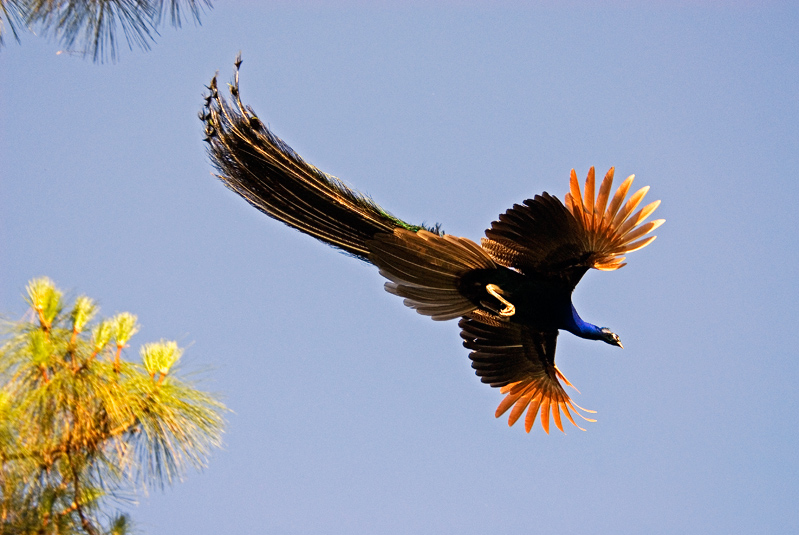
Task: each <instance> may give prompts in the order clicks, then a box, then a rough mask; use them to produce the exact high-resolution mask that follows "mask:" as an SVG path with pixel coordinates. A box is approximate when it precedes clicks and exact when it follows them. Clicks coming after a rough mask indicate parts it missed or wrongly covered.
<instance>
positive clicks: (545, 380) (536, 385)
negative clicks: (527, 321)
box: [458, 318, 595, 433]
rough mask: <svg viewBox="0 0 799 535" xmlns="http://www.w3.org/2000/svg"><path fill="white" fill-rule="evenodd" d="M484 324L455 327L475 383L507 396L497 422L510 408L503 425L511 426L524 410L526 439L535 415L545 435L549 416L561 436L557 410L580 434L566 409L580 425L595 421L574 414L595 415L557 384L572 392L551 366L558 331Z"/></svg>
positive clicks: (471, 320)
mask: <svg viewBox="0 0 799 535" xmlns="http://www.w3.org/2000/svg"><path fill="white" fill-rule="evenodd" d="M483 321H484V319H483V318H480V319H479V320H478V319H474V318H463V319H462V320H461V321H460V323H459V324H458V325H459V326H460V328H461V338H463V345H464V347H466V348H468V349H471V350H472V352H471V353H470V354H469V358H470V359H471V360H472V368H474V369H475V371H476V372H477V375H478V376H479V377H480V380H481V381H482V382H484V383H488V384H490V385H491V386H493V387H499V388H500V392H501V393H503V394H506V396H505V399H503V400H502V402H501V403H500V404H499V407H497V411H496V417H497V418H499V417H500V416H502V415H503V414H504V413H505V412H506V411H507V410H508V409H511V407H513V408H512V409H511V413H510V416H509V418H508V425H513V424H514V423H516V421H517V420H518V419H519V418H520V417H521V415H522V414H524V412H525V410H527V416H526V417H525V419H524V428H525V430H526V431H527V432H528V433H529V432H530V429H532V427H533V425H534V424H535V419H536V417H537V416H538V414H539V412H540V414H541V427H543V428H544V431H546V432H547V433H549V415H550V414H552V417H553V419H554V421H555V425H556V426H557V427H558V429H560V430H561V431H563V425H562V423H561V410H562V411H563V413H564V414H565V415H566V418H568V419H569V421H570V422H571V423H572V424H574V425H575V426H576V427H578V428H579V429H583V428H582V427H580V426H579V425H577V424H576V423H575V421H574V419H573V418H572V415H571V412H570V411H569V408H571V409H572V410H573V411H574V412H575V414H577V415H578V416H580V417H581V418H583V419H584V420H586V421H589V422H593V421H595V420H593V419H590V418H586V417H585V416H583V415H582V414H580V412H579V411H580V410H582V411H585V412H594V411H590V410H587V409H583V408H582V407H580V406H579V405H577V404H575V403H574V402H573V401H572V400H571V399H570V398H569V395H568V394H567V393H566V391H565V390H564V389H563V386H562V385H561V384H560V381H559V379H560V380H562V381H563V382H564V383H566V384H567V385H569V386H572V384H571V383H569V381H568V380H567V379H566V377H564V376H563V374H562V373H560V370H558V368H557V367H556V366H555V346H556V343H557V337H558V331H551V332H536V331H533V330H531V329H530V328H529V327H525V326H521V325H517V324H513V323H503V322H489V323H484V322H483ZM572 388H574V387H573V386H572ZM583 430H584V429H583Z"/></svg>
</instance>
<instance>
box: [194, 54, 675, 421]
mask: <svg viewBox="0 0 799 535" xmlns="http://www.w3.org/2000/svg"><path fill="white" fill-rule="evenodd" d="M240 64H241V59H240V58H239V59H237V60H236V74H235V78H234V82H233V83H232V84H231V85H230V92H231V95H232V97H233V98H232V100H231V101H228V100H226V99H225V98H223V97H222V96H220V94H219V91H218V88H217V82H216V78H214V79H213V80H212V81H211V85H210V87H209V90H210V93H209V95H208V96H207V97H206V105H205V107H204V109H203V111H202V113H201V119H202V120H203V122H204V123H205V132H206V136H207V137H206V141H207V142H208V145H209V154H210V157H211V160H212V161H213V163H214V165H215V167H216V168H217V169H218V170H219V174H218V177H219V178H220V179H221V180H222V181H223V182H224V184H225V185H226V186H227V187H228V188H230V189H231V190H233V191H235V192H236V193H238V194H239V195H241V196H242V197H243V198H244V199H245V200H247V202H249V203H250V204H251V205H253V206H254V207H255V208H257V209H258V210H260V211H262V212H264V213H265V214H267V215H269V216H270V217H273V218H275V219H277V220H279V221H282V222H283V223H285V224H287V225H289V226H291V227H293V228H295V229H297V230H300V231H302V232H304V233H306V234H309V235H311V236H313V237H314V238H316V239H318V240H320V241H323V242H325V243H327V244H329V245H332V246H334V247H337V248H339V249H341V250H342V251H345V252H346V253H349V254H350V255H353V256H356V257H358V258H360V259H361V260H364V261H366V262H368V263H371V264H374V265H375V266H377V268H378V269H379V270H380V274H381V275H383V276H384V277H386V278H387V279H388V280H389V282H387V283H386V285H385V288H386V290H387V291H389V292H390V293H392V294H395V295H398V296H400V297H402V298H404V302H405V304H406V305H407V306H409V307H411V308H414V309H416V311H417V312H419V313H420V314H424V315H427V316H430V317H431V318H432V319H434V320H450V319H456V318H460V322H459V324H458V325H459V327H460V328H461V337H462V338H463V345H464V346H465V347H466V348H467V349H470V350H471V353H470V355H469V358H470V359H471V360H472V367H473V368H474V369H475V371H476V373H477V375H478V376H479V377H480V379H481V380H482V381H483V382H484V383H488V384H490V385H491V386H493V387H498V388H500V392H501V393H502V394H505V398H504V399H503V400H502V402H501V403H500V404H499V407H498V408H497V411H496V416H497V417H499V416H501V415H502V414H504V413H505V412H507V411H508V410H510V416H509V418H508V424H509V425H513V424H514V423H515V422H516V421H517V420H519V419H520V418H521V417H522V415H524V414H525V413H526V416H525V419H524V425H525V429H526V430H527V431H528V432H529V431H530V429H532V427H533V425H534V423H535V420H536V418H538V417H539V415H540V422H541V426H542V427H543V429H544V430H545V431H546V432H547V433H549V424H550V416H551V417H552V420H553V421H554V422H555V425H556V426H557V428H558V429H560V430H561V431H563V425H562V416H565V417H566V418H567V419H568V420H569V421H570V422H571V423H572V424H574V425H575V426H577V427H579V428H580V429H582V427H580V426H579V425H577V423H576V422H575V419H574V418H573V415H572V413H574V414H576V415H578V416H579V417H581V418H583V419H584V420H587V421H594V420H592V419H591V418H588V417H587V416H584V415H583V414H581V412H588V413H591V412H593V411H588V410H586V409H583V408H582V407H580V406H578V405H577V404H576V403H574V401H572V400H571V398H569V396H568V394H566V392H565V390H564V389H563V386H562V384H561V382H562V383H564V384H566V385H568V386H572V385H571V383H569V381H568V380H567V379H566V378H565V377H564V376H563V374H562V373H561V372H560V370H558V368H557V366H555V346H556V342H557V337H558V332H559V331H560V330H564V331H568V332H570V333H572V334H574V335H576V336H579V337H581V338H587V339H590V340H602V341H604V342H606V343H608V344H611V345H616V346H619V347H622V345H621V341H620V340H619V337H618V336H617V335H616V334H615V333H613V332H612V331H611V330H610V329H608V328H605V327H598V326H596V325H593V324H591V323H588V322H586V321H583V320H582V319H581V318H580V316H579V315H578V314H577V311H576V310H575V308H574V305H573V304H572V300H571V296H572V292H573V290H574V288H575V286H576V285H577V283H578V282H579V281H580V279H581V278H582V276H583V275H584V274H585V273H586V271H588V269H590V268H594V269H599V270H605V271H609V270H615V269H619V268H620V267H622V266H624V265H625V263H624V259H625V258H624V255H625V254H627V253H630V252H632V251H635V250H637V249H640V248H642V247H645V246H647V245H648V244H649V243H651V242H652V240H654V239H655V236H648V234H649V233H650V232H652V231H653V230H654V229H656V228H657V227H659V226H660V225H661V224H662V223H663V221H664V220H663V219H658V220H655V221H650V222H645V220H646V219H647V218H648V217H649V216H650V215H651V214H652V212H654V210H655V208H657V206H658V204H659V201H656V202H653V203H650V204H648V205H646V206H644V207H643V208H641V209H639V210H638V211H636V209H637V208H638V206H639V205H640V204H641V202H642V200H643V198H644V196H645V195H646V193H647V191H648V189H649V188H648V187H645V188H642V189H640V190H638V191H637V192H636V193H634V194H633V195H632V196H631V197H630V198H629V199H628V200H627V201H626V202H625V198H626V197H627V193H628V191H629V189H630V186H631V185H632V182H633V177H632V176H630V177H629V178H627V179H626V180H625V181H624V182H622V184H621V186H619V187H618V188H617V189H616V191H615V193H614V194H613V195H612V196H611V190H612V184H613V173H614V170H613V168H611V169H610V170H609V171H608V172H607V174H606V175H605V177H604V179H603V180H602V182H601V184H600V185H599V190H598V191H596V188H595V186H596V181H595V176H594V168H593V167H592V168H591V169H590V170H589V172H588V177H587V179H586V181H585V186H584V189H583V190H582V191H581V189H580V184H579V182H578V181H577V175H576V173H575V172H574V170H572V171H571V177H570V181H569V192H568V193H567V194H566V196H565V203H563V202H561V201H560V200H559V199H558V198H557V197H554V196H552V195H549V194H548V193H543V194H541V195H536V196H535V197H534V198H533V199H527V200H526V201H524V202H523V203H522V204H516V205H514V206H513V207H512V208H511V209H509V210H508V211H506V212H505V213H504V214H501V215H500V216H499V219H498V220H497V221H494V222H493V223H491V227H490V228H489V229H488V230H486V233H485V234H486V237H485V238H483V239H482V240H481V243H480V244H477V243H475V242H473V241H471V240H469V239H467V238H460V237H455V236H452V235H449V234H444V233H442V232H441V231H440V229H439V227H437V226H436V227H425V226H423V225H412V224H409V223H406V222H404V221H402V220H401V219H398V218H397V217H395V216H393V215H391V214H390V213H389V212H387V211H385V210H383V209H382V208H380V207H379V206H378V205H377V204H376V203H374V202H373V201H372V200H371V199H369V198H368V197H366V196H364V195H362V194H360V193H358V192H357V191H354V190H352V189H350V188H348V187H347V186H345V185H344V184H343V183H342V182H341V181H339V180H338V179H337V178H335V177H333V176H331V175H328V174H326V173H324V172H322V171H320V170H319V169H317V168H316V167H314V166H312V165H310V164H309V163H307V162H306V161H305V160H303V159H302V158H301V157H300V156H299V155H298V154H297V153H295V152H294V151H293V150H292V149H291V147H289V146H288V145H286V144H285V143H284V142H283V141H282V140H281V139H280V138H278V137H277V136H275V135H274V134H273V133H272V132H271V131H270V130H269V129H268V128H267V127H266V126H265V125H264V123H263V122H261V120H260V119H258V117H257V116H256V115H255V113H254V112H253V111H252V109H251V108H249V107H245V106H244V105H243V104H242V103H241V100H240V98H239V86H238V68H239V66H240Z"/></svg>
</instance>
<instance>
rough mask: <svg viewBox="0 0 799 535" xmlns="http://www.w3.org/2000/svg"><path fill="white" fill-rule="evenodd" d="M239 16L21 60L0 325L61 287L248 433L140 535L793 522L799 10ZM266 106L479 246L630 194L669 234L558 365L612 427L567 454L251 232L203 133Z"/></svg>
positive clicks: (593, 290)
mask: <svg viewBox="0 0 799 535" xmlns="http://www.w3.org/2000/svg"><path fill="white" fill-rule="evenodd" d="M291 4H292V3H290V2H224V1H220V2H217V3H216V5H215V8H214V9H213V10H212V11H210V12H208V13H206V15H205V16H204V17H203V24H202V26H199V27H195V26H192V25H191V24H188V25H185V26H184V28H183V29H182V30H179V31H178V30H173V29H172V28H169V27H166V28H164V29H162V31H161V35H160V37H158V42H157V44H155V45H154V47H153V49H152V50H151V51H150V52H148V53H144V52H141V51H138V50H137V51H132V52H131V51H127V50H122V54H121V61H119V62H118V63H117V64H105V65H97V64H93V63H91V62H90V61H86V60H83V59H81V58H80V57H78V56H76V55H74V54H68V53H67V54H60V55H59V54H56V52H57V51H58V50H59V49H60V47H59V45H58V44H57V43H54V42H50V41H48V40H46V39H40V38H37V37H35V36H32V35H24V36H23V39H22V44H21V45H17V44H16V43H15V42H14V41H13V40H10V41H8V42H7V44H6V47H5V48H4V49H3V50H2V51H0V84H1V85H2V90H0V310H2V311H3V312H4V313H5V314H6V315H8V316H11V317H20V316H21V315H22V314H23V312H24V310H25V309H24V304H23V301H22V295H23V293H24V288H25V285H26V283H27V281H28V280H29V279H31V278H33V277H36V276H42V275H47V276H49V277H51V278H52V279H54V280H55V281H56V283H57V284H58V285H59V286H60V287H61V288H63V289H64V290H66V291H68V293H69V294H70V295H71V296H72V297H75V296H77V295H79V294H81V293H85V294H87V295H89V296H92V297H94V298H96V299H98V300H99V302H100V304H101V306H102V311H103V313H104V314H106V315H109V316H110V315H112V314H114V313H116V312H119V311H131V312H133V313H135V314H137V315H138V316H139V321H140V323H141V325H142V329H141V332H140V333H139V334H138V335H137V336H136V337H135V338H134V339H133V340H132V346H131V348H130V349H129V350H128V355H129V357H130V358H132V359H136V358H138V348H139V345H140V344H142V343H145V342H150V341H155V340H158V339H160V338H167V339H176V340H177V341H178V342H179V343H180V344H181V345H182V346H185V347H187V350H186V352H185V354H184V357H183V360H182V369H183V371H185V372H201V373H200V375H199V377H200V378H201V379H202V382H201V385H202V387H203V388H205V389H208V390H212V391H215V392H219V393H221V394H222V395H223V397H224V401H225V403H226V404H227V405H228V406H229V407H230V408H231V409H232V411H233V412H232V413H231V414H230V415H229V425H228V429H227V433H226V435H225V446H224V448H223V449H221V450H217V451H216V452H215V453H214V455H213V456H212V458H211V459H210V464H209V466H208V468H207V469H206V470H204V471H202V472H190V473H189V474H187V477H186V478H185V480H184V482H183V483H180V484H177V485H175V486H173V487H171V488H168V489H167V490H165V491H164V492H161V491H152V492H150V494H149V495H147V496H140V499H139V505H138V506H132V507H125V508H124V510H127V511H129V512H130V513H131V514H132V517H133V519H134V520H135V521H136V523H137V526H138V528H139V529H140V530H141V531H142V532H144V533H148V534H152V535H158V534H164V535H166V534H170V535H173V534H174V535H181V534H195V533H199V534H204V533H208V534H217V533H238V534H261V533H270V534H271V533H274V534H287V535H289V534H291V535H293V534H312V533H313V534H316V533H320V534H339V533H342V534H359V533H363V534H373V533H383V534H407V533H430V534H433V533H435V534H441V533H444V534H448V533H451V534H470V533H474V534H482V533H559V534H560V533H562V534H571V533H600V534H611V533H612V534H619V533H621V534H625V533H630V534H636V533H703V534H707V533H720V534H721V533H724V534H727V533H790V532H797V531H799V510H797V498H799V456H798V455H797V450H798V449H799V432H798V431H797V408H799V394H797V388H796V385H797V384H798V383H799V368H798V365H797V355H796V347H797V342H798V340H797V329H796V327H795V325H794V323H795V321H796V319H795V318H796V313H797V304H796V303H797V297H799V295H797V294H799V292H797V282H796V270H797V269H796V265H797V251H799V233H798V232H797V229H796V206H797V204H796V200H795V197H796V190H797V188H796V183H797V179H796V173H797V169H799V126H797V125H799V29H798V28H799V7H797V5H796V4H792V3H777V2H771V3H766V4H765V5H764V6H761V7H757V8H756V7H755V6H754V4H755V3H754V2H751V3H745V2H738V3H733V4H732V5H727V4H726V3H722V2H705V3H699V4H694V3H691V2H674V3H666V2H660V3H652V4H649V5H648V7H646V8H641V7H637V6H635V5H633V3H631V2H615V3H612V4H611V5H610V7H607V6H605V7H598V6H597V5H595V4H593V3H592V4H584V3H581V2H568V3H566V4H563V5H560V4H559V3H557V2H545V3H542V4H540V5H538V6H526V5H522V4H521V3H516V2H504V3H500V4H497V5H495V6H491V7H489V5H488V4H487V3H486V4H482V3H477V2H455V1H451V2H447V3H436V2H429V3H426V2H413V3H410V4H407V5H404V6H403V5H402V3H399V2H397V3H392V4H380V5H373V4H372V3H367V2H349V3H345V4H343V7H340V6H338V7H331V6H329V5H326V4H322V3H314V2H304V3H300V4H298V5H297V6H294V5H291ZM239 50H241V51H242V54H243V59H244V63H243V65H242V71H241V91H242V99H243V100H244V102H245V103H248V104H250V105H251V106H253V107H254V109H255V111H256V113H257V114H258V115H259V116H260V117H261V119H262V120H264V121H265V122H266V123H267V124H269V125H270V127H271V128H272V129H273V130H274V131H275V132H276V133H277V134H278V135H279V136H280V137H282V138H283V139H284V140H285V141H286V142H288V143H289V144H290V145H291V146H292V147H293V148H294V149H295V150H297V151H298V152H299V153H300V154H301V155H303V157H305V158H306V159H307V160H308V161H309V162H311V163H313V164H314V165H316V166H318V167H320V168H321V169H323V170H325V171H327V172H329V173H331V174H334V175H336V176H338V177H340V178H342V179H343V180H345V181H346V182H348V183H349V184H351V185H353V186H354V187H356V188H358V189H360V190H361V191H363V192H366V193H368V194H370V195H371V196H372V197H373V198H374V199H375V200H376V201H377V202H379V203H380V204H381V205H383V206H384V207H385V208H387V209H389V210H390V211H392V212H393V213H395V214H396V215H397V216H399V217H401V218H403V219H405V220H407V221H410V222H415V223H420V222H426V223H435V222H439V223H441V224H442V225H443V229H444V230H445V231H446V232H448V233H451V234H455V235H459V236H465V237H468V238H471V239H473V240H479V238H480V237H481V236H482V235H483V231H484V230H485V229H486V228H487V227H488V226H489V224H490V223H491V221H492V220H494V219H495V218H496V217H497V215H498V214H499V213H501V212H504V211H505V210H506V209H507V208H509V207H510V206H512V204H513V203H518V202H521V201H522V200H524V199H526V198H529V197H532V196H534V195H535V194H537V193H540V192H542V191H548V192H550V193H552V194H555V195H557V196H559V197H560V198H563V195H564V194H565V193H566V192H567V191H568V176H569V171H570V169H572V168H575V169H576V170H577V173H578V175H579V176H580V177H581V178H584V177H585V174H586V173H587V171H588V168H589V167H590V166H592V165H593V166H596V167H597V174H598V175H603V174H604V173H605V171H606V170H607V169H608V168H609V167H610V166H616V175H617V177H619V178H623V177H626V176H627V175H629V174H633V173H635V174H636V176H637V178H636V184H635V185H637V186H639V187H640V186H644V185H650V186H651V188H652V189H651V191H650V194H649V196H648V197H647V199H650V200H655V199H661V200H662V201H663V203H662V205H661V207H660V208H659V209H658V211H657V212H656V215H655V217H664V218H666V220H667V221H666V224H665V225H664V226H663V227H661V228H660V229H658V231H657V235H658V239H657V240H656V241H655V242H654V243H653V244H652V245H650V246H649V247H647V248H646V249H644V250H642V251H638V252H635V253H632V254H631V255H630V256H629V257H628V261H629V265H628V266H627V267H625V268H624V269H622V270H620V271H616V272H613V273H602V272H596V271H592V272H591V273H589V274H588V275H586V277H585V278H584V279H583V281H582V282H581V284H580V285H579V287H578V288H577V290H576V293H575V296H574V301H575V304H576V306H577V309H578V310H579V311H580V314H581V316H582V317H583V318H584V319H586V320H587V321H590V322H592V323H596V324H599V325H607V326H609V327H611V328H612V329H613V330H614V331H615V332H617V333H619V334H620V336H621V339H622V341H623V342H624V347H625V349H624V350H620V349H618V348H614V347H611V346H609V345H606V344H602V343H598V342H591V341H586V340H581V339H577V338H575V337H573V336H571V335H568V334H564V335H562V336H561V337H560V340H559V344H558V356H557V362H558V364H559V367H560V369H561V370H562V371H563V372H564V374H565V375H566V376H567V377H568V378H569V379H570V380H571V382H572V383H574V384H575V385H576V386H577V387H578V388H579V389H580V391H581V393H580V394H577V393H574V399H575V401H576V402H577V403H579V404H580V405H582V406H584V407H587V408H590V409H594V410H597V411H598V414H597V419H598V422H597V423H594V424H589V425H587V429H588V430H587V431H586V432H582V431H579V430H577V429H576V428H574V427H571V426H569V427H568V428H566V432H567V433H566V434H565V435H564V434H562V433H560V432H558V431H557V430H555V431H554V432H551V434H550V435H549V436H547V435H546V434H544V432H543V431H542V429H541V428H540V426H537V427H536V428H535V429H534V430H533V431H532V432H531V433H530V434H529V435H528V434H526V433H525V432H524V429H523V426H522V425H520V424H517V425H516V426H514V427H511V428H509V427H508V426H507V423H506V419H505V418H502V419H495V418H494V416H493V414H494V410H495V408H496V406H497V404H498V403H499V401H500V399H501V397H502V396H501V395H500V394H499V392H498V391H497V390H494V389H491V388H489V387H488V386H486V385H482V384H481V383H480V382H479V380H478V378H477V377H476V376H475V375H474V372H473V370H472V369H471V368H470V361H469V359H468V357H467V354H468V352H467V350H466V349H464V348H463V347H462V346H461V343H460V342H461V341H460V338H459V336H458V328H457V325H456V322H454V321H453V322H447V323H436V322H432V321H430V320H429V319H428V318H426V317H422V316H420V315H418V314H415V313H414V312H413V311H412V310H410V309H408V308H406V307H404V306H403V304H402V302H401V301H400V300H399V299H397V298H396V297H394V296H392V295H389V294H388V293H386V292H385V291H383V289H382V284H383V280H382V279H381V277H380V276H379V275H378V273H377V270H376V269H374V268H371V267H370V266H368V265H366V264H363V263H361V262H358V261H356V260H354V259H352V258H349V257H347V256H345V255H342V254H339V253H337V252H336V251H335V250H333V249H331V248H329V247H326V246H324V245H321V244H319V243H317V242H315V241H314V240H313V239H311V238H309V237H307V236H303V235H300V234H299V233H297V232H296V231H294V230H291V229H289V228H288V227H285V226H283V225H281V224H278V223H276V222H275V221H273V220H271V219H269V218H267V217H265V216H263V215H262V214H260V213H259V212H257V211H256V210H254V209H252V208H251V207H250V206H249V205H247V204H246V203H245V202H244V201H243V200H242V199H240V198H238V197H236V196H235V195H234V194H233V193H231V192H229V191H228V190H226V189H225V188H224V187H223V186H222V184H221V183H219V182H218V181H217V180H215V179H214V178H213V176H212V167H211V165H210V163H209V160H208V158H207V155H206V153H205V147H204V144H203V142H202V138H203V133H202V126H201V124H200V121H199V120H198V119H197V112H198V111H199V110H200V108H201V105H202V102H203V98H202V97H203V93H204V87H203V86H204V85H205V84H207V83H208V82H209V80H210V79H211V77H212V76H213V75H214V73H215V72H216V71H219V73H220V81H222V82H225V81H227V80H230V78H231V76H232V73H233V61H234V59H235V56H236V54H237V53H238V51H239Z"/></svg>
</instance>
